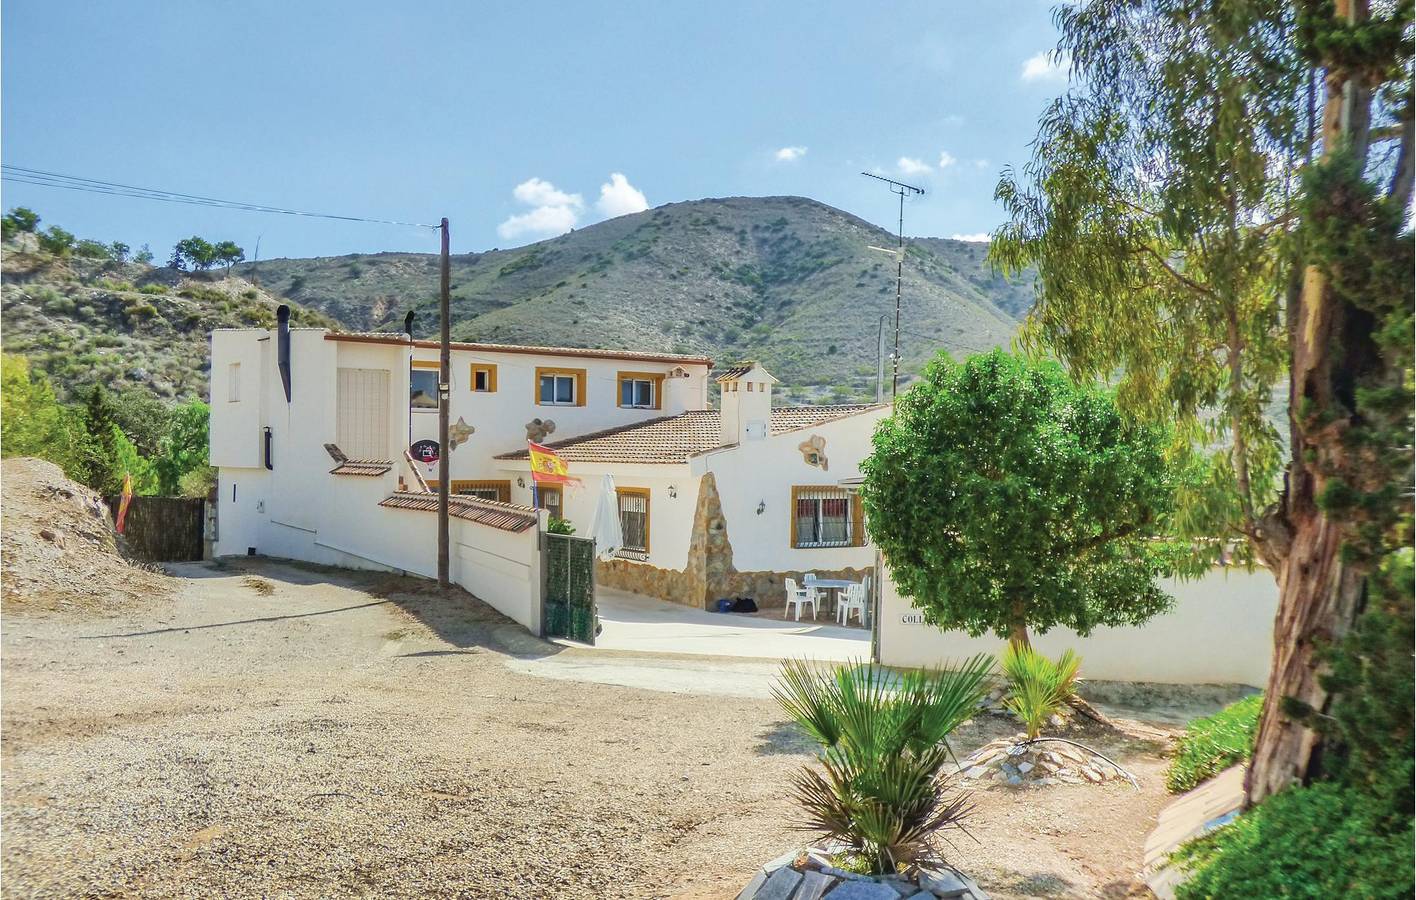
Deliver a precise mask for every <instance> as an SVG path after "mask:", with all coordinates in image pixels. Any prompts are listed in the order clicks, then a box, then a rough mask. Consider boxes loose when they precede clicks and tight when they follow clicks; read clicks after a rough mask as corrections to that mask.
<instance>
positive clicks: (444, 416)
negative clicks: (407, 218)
mask: <svg viewBox="0 0 1416 900" xmlns="http://www.w3.org/2000/svg"><path fill="white" fill-rule="evenodd" d="M438 227H439V228H440V229H441V230H442V266H441V269H442V279H441V280H442V284H441V285H440V290H439V292H438V311H439V312H440V314H441V319H442V322H441V334H440V335H439V343H440V345H441V346H440V354H439V358H438V361H439V365H438V587H440V588H446V587H447V586H448V584H449V583H450V581H451V579H450V578H449V575H448V545H449V544H450V543H451V538H450V537H449V536H448V526H447V495H448V490H449V489H450V487H451V474H452V472H451V463H452V459H451V454H450V453H448V446H447V428H448V424H447V421H448V405H449V402H450V399H451V393H452V347H451V346H450V342H451V334H452V322H451V319H452V311H451V307H452V298H451V292H452V260H451V257H450V256H449V252H448V247H449V241H448V233H447V219H446V218H444V219H443V220H442V224H441V225H440V226H438Z"/></svg>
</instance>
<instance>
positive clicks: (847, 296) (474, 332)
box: [236, 197, 1032, 401]
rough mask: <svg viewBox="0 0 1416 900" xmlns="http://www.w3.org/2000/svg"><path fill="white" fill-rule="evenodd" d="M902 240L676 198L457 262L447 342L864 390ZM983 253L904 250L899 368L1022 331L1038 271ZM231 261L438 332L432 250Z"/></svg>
mask: <svg viewBox="0 0 1416 900" xmlns="http://www.w3.org/2000/svg"><path fill="white" fill-rule="evenodd" d="M453 229H454V234H456V231H455V229H456V222H453ZM894 242H895V238H894V236H893V235H891V234H890V233H889V232H887V231H885V230H883V229H881V228H878V227H876V226H874V225H871V224H870V223H868V222H865V221H864V220H862V219H859V218H857V217H855V216H852V215H850V214H848V213H845V212H842V211H841V210H838V209H835V208H833V207H830V206H827V205H825V204H822V203H818V202H816V201H813V200H807V199H804V198H801V197H731V198H725V199H709V200H696V201H690V202H685V203H671V204H668V205H666V206H661V207H657V208H655V209H651V210H647V211H645V212H642V213H636V214H634V215H628V216H621V217H619V218H615V219H610V220H608V221H605V222H600V223H598V224H595V225H590V226H588V227H586V228H583V229H579V230H576V231H572V232H570V233H568V234H564V235H561V236H560V237H557V238H552V239H550V240H546V241H541V242H540V243H536V244H531V245H529V246H526V247H520V248H517V249H514V250H499V249H497V250H491V251H488V252H485V253H469V254H458V255H455V256H453V258H452V260H451V269H452V321H453V326H452V334H453V337H454V338H456V339H459V340H487V341H498V342H505V343H523V344H551V345H561V346H573V347H619V348H643V349H655V350H668V351H674V352H693V353H706V354H708V355H709V356H711V357H713V358H714V359H715V360H719V361H722V362H730V361H735V360H739V359H746V358H755V359H759V360H761V361H762V362H763V364H764V365H766V367H767V368H768V369H769V370H771V371H772V372H773V374H775V375H776V376H777V377H778V378H779V379H780V380H781V382H782V388H783V390H784V393H785V395H786V397H787V399H788V400H795V401H809V400H822V399H835V400H845V399H849V398H861V397H871V396H873V395H874V390H875V366H876V350H877V344H876V339H877V334H878V331H877V328H878V324H879V317H880V316H881V315H885V316H887V324H886V328H885V331H886V335H887V337H886V352H887V354H888V352H889V346H890V342H891V341H892V339H893V331H892V327H891V325H892V322H893V316H894V308H895V262H894V259H893V258H892V256H891V255H890V254H888V253H883V252H880V251H878V250H874V249H872V247H890V246H893V244H894ZM986 252H987V245H986V244H979V243H968V242H964V241H954V240H946V239H942V238H924V239H912V240H911V241H910V242H909V251H908V258H907V260H906V264H905V278H904V304H903V314H902V321H901V328H902V335H901V349H902V353H901V357H902V370H903V371H905V372H915V371H918V369H919V367H920V366H921V365H922V364H923V363H924V362H925V361H926V360H928V359H929V358H931V357H932V356H933V355H934V353H935V352H936V351H937V350H939V349H941V348H942V349H946V350H949V351H952V352H955V353H969V352H975V351H980V350H986V349H988V348H991V347H995V346H999V345H1006V344H1007V343H1008V341H1009V340H1010V339H1011V337H1012V335H1013V333H1014V331H1015V330H1016V328H1017V319H1018V317H1019V316H1021V315H1022V314H1023V313H1024V312H1025V311H1026V309H1027V307H1028V306H1029V305H1030V303H1031V292H1032V286H1031V281H1030V279H1022V280H1013V281H1009V280H1006V279H1003V278H1001V277H999V276H997V275H995V274H994V273H993V272H992V271H991V270H990V269H989V267H988V265H987V262H986V261H985V258H984V257H985V254H986ZM236 271H237V273H238V274H240V275H241V276H243V277H245V278H247V279H249V280H252V281H255V282H258V283H259V284H260V285H261V286H262V287H263V289H265V290H267V291H270V292H272V293H274V294H278V295H280V296H284V297H288V298H291V299H292V300H295V301H297V302H298V303H300V304H302V305H304V306H307V307H309V308H311V309H313V310H318V311H320V312H323V313H325V314H327V315H328V316H330V317H331V318H333V319H336V320H338V321H340V322H341V323H343V324H344V325H345V326H346V327H348V328H350V329H354V330H368V329H381V330H382V329H389V330H398V329H401V328H402V320H403V316H404V314H405V313H406V312H407V311H408V310H409V309H410V308H411V309H414V310H416V312H417V318H416V321H415V326H414V331H415V333H416V334H417V335H418V336H419V337H428V336H433V335H435V334H436V332H437V328H438V314H437V300H436V297H437V285H438V261H437V256H436V255H434V254H417V253H378V254H357V255H351V256H340V257H319V258H314V259H274V260H263V261H261V262H259V263H245V264H243V265H241V266H238V267H237V269H236ZM887 381H888V366H887Z"/></svg>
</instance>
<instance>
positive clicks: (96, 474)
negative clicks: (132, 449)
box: [81, 384, 132, 496]
mask: <svg viewBox="0 0 1416 900" xmlns="http://www.w3.org/2000/svg"><path fill="white" fill-rule="evenodd" d="M81 401H82V410H83V416H84V427H85V428H86V429H87V430H88V433H89V435H90V436H91V438H92V440H91V442H90V444H89V454H90V455H89V466H88V469H89V478H88V481H87V482H86V483H87V484H88V486H89V487H91V488H93V489H94V490H96V491H98V492H99V493H100V494H103V495H105V496H111V495H113V494H116V493H118V492H119V491H121V490H122V488H123V476H124V474H125V473H126V471H127V470H125V469H124V468H123V463H124V462H125V460H123V459H121V458H120V453H121V452H122V451H123V450H124V449H126V448H121V447H120V446H119V438H123V440H124V441H125V442H127V443H128V444H129V445H131V443H132V442H131V441H128V440H127V437H126V435H124V434H123V429H121V428H119V427H118V416H117V412H116V410H115V409H114V403H113V395H112V394H111V393H109V391H108V389H107V388H105V387H104V386H103V385H101V384H95V385H93V386H92V387H91V388H89V389H88V391H87V392H85V393H84V394H83V395H82V397H81Z"/></svg>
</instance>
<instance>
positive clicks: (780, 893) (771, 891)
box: [749, 866, 893, 900]
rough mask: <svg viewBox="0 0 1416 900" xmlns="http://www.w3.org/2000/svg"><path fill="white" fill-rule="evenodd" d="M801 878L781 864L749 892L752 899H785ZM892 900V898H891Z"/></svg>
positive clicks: (789, 867)
mask: <svg viewBox="0 0 1416 900" xmlns="http://www.w3.org/2000/svg"><path fill="white" fill-rule="evenodd" d="M801 879H802V875H801V873H800V872H798V871H797V870H796V869H793V868H792V867H791V866H782V867H781V868H780V869H778V870H777V871H775V872H773V873H772V874H771V876H770V877H768V879H767V881H766V882H765V883H764V884H763V885H762V886H761V887H759V888H758V889H757V893H755V894H751V895H749V896H751V898H752V900H787V898H788V897H790V896H791V895H792V891H795V890H796V887H797V883H798V882H800V881H801ZM892 900H893V898H892Z"/></svg>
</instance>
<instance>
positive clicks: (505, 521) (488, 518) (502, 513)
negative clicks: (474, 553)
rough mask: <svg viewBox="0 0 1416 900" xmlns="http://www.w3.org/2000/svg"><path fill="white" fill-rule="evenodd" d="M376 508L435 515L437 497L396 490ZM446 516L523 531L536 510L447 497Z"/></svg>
mask: <svg viewBox="0 0 1416 900" xmlns="http://www.w3.org/2000/svg"><path fill="white" fill-rule="evenodd" d="M379 506H385V507H388V508H389V509H411V510H416V511H418V512H437V511H438V495H437V494H424V493H421V492H417V493H415V492H412V491H398V492H396V493H394V494H390V495H389V496H388V497H387V498H385V499H383V500H381V501H379ZM447 511H448V515H450V516H455V517H456V518H459V519H465V520H466V521H468V522H476V523H478V524H479V525H488V526H490V527H492V528H500V529H501V530H502V531H525V530H526V529H528V528H530V527H532V526H534V525H535V524H536V510H534V509H532V508H531V507H529V506H518V505H517V504H515V503H499V502H497V501H496V500H483V499H481V498H480V497H466V496H460V495H456V494H454V495H452V496H449V497H448V498H447Z"/></svg>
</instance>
